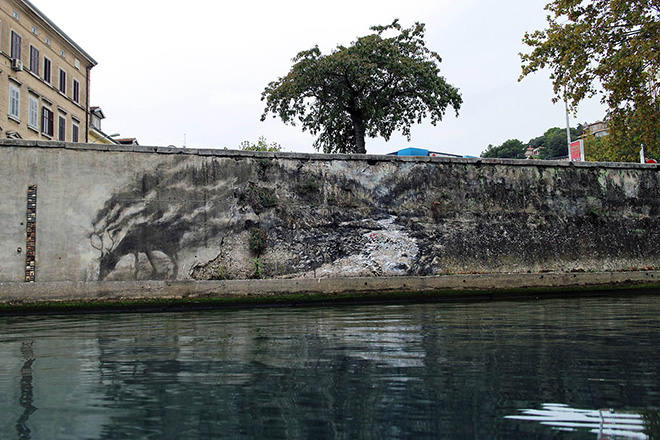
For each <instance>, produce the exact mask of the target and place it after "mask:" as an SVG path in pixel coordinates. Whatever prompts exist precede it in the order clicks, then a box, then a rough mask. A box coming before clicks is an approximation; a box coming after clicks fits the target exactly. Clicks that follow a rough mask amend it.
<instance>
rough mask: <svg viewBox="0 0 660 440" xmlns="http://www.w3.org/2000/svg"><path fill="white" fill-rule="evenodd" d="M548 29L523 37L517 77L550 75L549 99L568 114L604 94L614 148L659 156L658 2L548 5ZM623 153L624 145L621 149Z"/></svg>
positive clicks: (570, 0)
mask: <svg viewBox="0 0 660 440" xmlns="http://www.w3.org/2000/svg"><path fill="white" fill-rule="evenodd" d="M546 9H547V10H548V11H550V15H549V16H548V29H545V30H540V31H535V32H532V33H527V34H526V35H525V37H524V39H523V42H524V43H525V44H527V45H528V46H529V47H530V48H531V49H532V51H531V53H527V54H521V58H522V69H523V70H522V75H521V79H522V78H523V77H525V76H527V75H529V74H531V73H533V72H536V71H538V70H540V69H543V68H545V67H549V68H550V69H551V71H552V74H551V79H552V81H553V87H554V91H555V95H556V97H555V100H559V99H560V98H563V99H566V100H567V101H568V102H569V104H570V105H571V107H572V108H573V109H576V108H577V105H578V104H579V102H580V101H582V100H584V99H585V98H589V97H593V96H595V95H597V94H599V93H602V99H601V100H602V102H603V103H604V104H606V105H607V106H608V107H609V111H608V115H607V119H608V126H609V133H610V140H609V142H611V144H612V145H617V144H618V145H634V146H635V147H636V149H637V151H639V148H640V144H642V143H643V144H645V146H646V147H647V150H649V151H653V152H658V151H660V102H659V100H658V94H659V93H658V92H659V89H660V51H659V50H658V48H660V5H659V4H658V1H657V0H554V1H552V2H551V3H549V4H548V5H547V6H546ZM626 148H627V147H626Z"/></svg>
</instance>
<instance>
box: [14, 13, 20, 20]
mask: <svg viewBox="0 0 660 440" xmlns="http://www.w3.org/2000/svg"><path fill="white" fill-rule="evenodd" d="M14 18H15V19H16V20H18V21H20V20H21V15H20V14H19V13H18V11H14Z"/></svg>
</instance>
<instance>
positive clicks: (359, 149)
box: [351, 116, 367, 154]
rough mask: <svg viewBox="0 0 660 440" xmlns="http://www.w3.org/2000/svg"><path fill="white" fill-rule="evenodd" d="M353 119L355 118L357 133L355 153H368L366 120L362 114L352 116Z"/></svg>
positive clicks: (354, 126)
mask: <svg viewBox="0 0 660 440" xmlns="http://www.w3.org/2000/svg"><path fill="white" fill-rule="evenodd" d="M351 119H352V120H353V133H354V134H355V153H356V154H367V147H366V145H365V142H364V137H365V128H364V121H363V120H362V118H361V117H360V116H352V117H351Z"/></svg>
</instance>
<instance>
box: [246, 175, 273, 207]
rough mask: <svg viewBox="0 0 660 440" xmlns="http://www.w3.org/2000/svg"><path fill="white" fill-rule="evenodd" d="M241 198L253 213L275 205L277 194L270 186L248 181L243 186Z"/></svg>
mask: <svg viewBox="0 0 660 440" xmlns="http://www.w3.org/2000/svg"><path fill="white" fill-rule="evenodd" d="M242 198H243V199H244V200H245V201H247V203H249V204H250V206H251V207H252V209H253V210H254V212H255V213H257V214H259V213H261V212H263V211H264V209H266V208H273V207H275V206H277V196H276V195H275V191H273V190H272V189H270V188H262V187H260V186H257V185H256V184H254V183H252V182H250V183H248V184H247V186H246V187H245V191H244V193H243V196H242Z"/></svg>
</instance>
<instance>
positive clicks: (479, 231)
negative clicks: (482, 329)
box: [0, 141, 660, 282]
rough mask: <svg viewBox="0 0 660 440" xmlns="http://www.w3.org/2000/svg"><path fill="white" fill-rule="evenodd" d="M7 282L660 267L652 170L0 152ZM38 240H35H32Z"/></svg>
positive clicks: (39, 148) (1, 249)
mask: <svg viewBox="0 0 660 440" xmlns="http://www.w3.org/2000/svg"><path fill="white" fill-rule="evenodd" d="M0 160H1V163H2V168H3V173H2V176H1V177H0V185H1V186H0V188H1V190H0V198H1V203H0V219H1V221H2V225H3V227H2V229H1V230H0V282H25V280H26V275H29V271H30V265H29V263H28V264H27V265H26V261H30V258H29V257H28V255H27V254H28V253H29V251H30V249H29V238H30V237H29V231H28V229H27V218H28V210H29V209H30V208H31V207H30V206H29V203H28V191H29V188H33V187H36V207H32V208H34V209H36V213H34V214H35V217H34V218H35V219H36V220H35V222H34V227H36V244H34V249H33V250H34V256H33V261H34V277H35V280H36V281H37V282H39V281H48V282H52V281H99V280H107V281H111V280H113V281H131V280H167V279H170V280H174V279H176V280H222V279H248V278H262V277H268V278H312V277H313V278H328V277H357V276H426V275H441V274H451V273H461V274H463V273H528V272H545V271H556V272H570V271H622V270H630V269H648V268H657V267H660V253H659V252H658V250H657V249H658V237H660V221H659V220H660V219H659V215H660V200H659V198H658V195H659V194H660V182H659V180H658V167H657V166H656V165H642V164H605V163H576V164H569V163H560V162H536V161H513V160H509V161H506V160H486V159H453V158H427V157H412V158H403V157H394V156H375V155H366V156H344V155H309V154H297V153H254V152H241V151H230V150H188V149H177V148H155V147H121V148H119V147H117V146H112V148H110V147H109V146H94V145H85V144H65V143H57V142H48V143H47V142H35V141H2V142H0ZM33 238H34V237H33Z"/></svg>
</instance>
